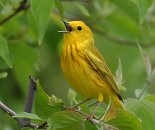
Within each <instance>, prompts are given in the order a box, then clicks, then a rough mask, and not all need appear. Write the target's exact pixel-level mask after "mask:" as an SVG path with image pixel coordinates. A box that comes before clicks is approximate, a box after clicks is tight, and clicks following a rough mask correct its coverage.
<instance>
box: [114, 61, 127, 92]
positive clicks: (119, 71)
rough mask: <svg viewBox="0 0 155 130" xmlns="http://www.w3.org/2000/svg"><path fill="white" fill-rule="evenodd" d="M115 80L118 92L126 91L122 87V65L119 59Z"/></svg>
mask: <svg viewBox="0 0 155 130" xmlns="http://www.w3.org/2000/svg"><path fill="white" fill-rule="evenodd" d="M115 80H116V83H117V85H118V89H119V90H120V91H126V88H125V87H124V86H123V83H124V80H123V74H122V63H121V60H120V59H119V63H118V68H117V70H116V75H115Z"/></svg>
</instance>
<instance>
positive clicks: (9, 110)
mask: <svg viewBox="0 0 155 130" xmlns="http://www.w3.org/2000/svg"><path fill="white" fill-rule="evenodd" d="M0 109H1V110H3V111H4V112H5V113H7V114H8V115H9V116H11V117H13V116H16V115H17V114H16V112H14V111H13V110H12V109H10V108H9V107H7V106H6V105H5V104H4V103H2V102H1V101H0ZM14 119H15V120H16V121H17V122H18V123H19V124H20V122H21V119H19V118H14ZM28 126H29V127H30V128H36V127H37V125H35V124H32V123H30V124H29V125H28ZM25 127H27V126H25Z"/></svg>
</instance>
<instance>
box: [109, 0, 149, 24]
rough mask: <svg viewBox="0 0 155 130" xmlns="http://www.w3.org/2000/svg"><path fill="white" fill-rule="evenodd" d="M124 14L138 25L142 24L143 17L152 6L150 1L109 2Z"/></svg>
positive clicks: (127, 0)
mask: <svg viewBox="0 0 155 130" xmlns="http://www.w3.org/2000/svg"><path fill="white" fill-rule="evenodd" d="M111 1H112V2H114V3H115V4H116V5H117V6H118V7H120V8H121V9H122V10H123V11H124V12H126V13H127V14H128V15H129V16H131V17H132V18H133V19H135V20H136V21H139V22H140V23H142V22H143V20H144V18H145V15H146V13H147V11H148V9H149V7H150V6H151V4H152V0H147V1H146V0H126V1H125V4H124V1H123V0H111Z"/></svg>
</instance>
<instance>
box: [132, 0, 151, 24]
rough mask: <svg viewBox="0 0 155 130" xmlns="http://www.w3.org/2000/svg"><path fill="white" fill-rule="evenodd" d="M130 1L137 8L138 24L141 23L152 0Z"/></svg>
mask: <svg viewBox="0 0 155 130" xmlns="http://www.w3.org/2000/svg"><path fill="white" fill-rule="evenodd" d="M132 1H133V2H134V3H135V4H136V6H137V7H138V14H139V20H140V23H142V22H143V20H144V18H145V15H146V14H147V11H148V9H149V7H150V6H151V5H152V1H153V0H132Z"/></svg>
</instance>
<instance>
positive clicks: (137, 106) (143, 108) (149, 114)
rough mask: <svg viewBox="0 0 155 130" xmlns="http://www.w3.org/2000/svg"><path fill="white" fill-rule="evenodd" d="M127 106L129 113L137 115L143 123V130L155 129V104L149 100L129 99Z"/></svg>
mask: <svg viewBox="0 0 155 130" xmlns="http://www.w3.org/2000/svg"><path fill="white" fill-rule="evenodd" d="M125 105H126V108H127V110H128V111H130V112H132V113H134V114H136V115H137V117H139V118H140V120H141V121H142V130H154V129H155V123H154V122H155V116H154V113H155V109H154V108H155V104H154V103H153V102H152V101H149V100H146V99H144V100H136V99H127V100H126V101H125Z"/></svg>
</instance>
